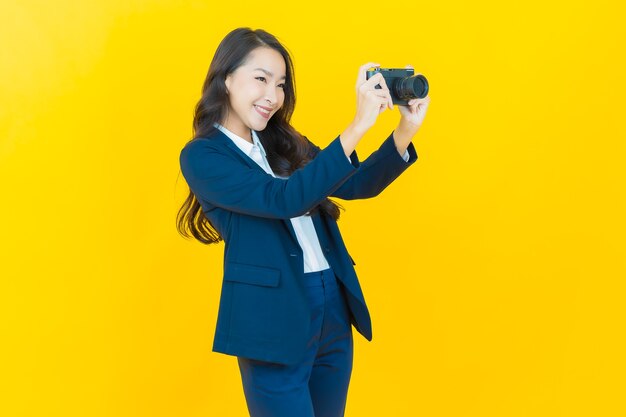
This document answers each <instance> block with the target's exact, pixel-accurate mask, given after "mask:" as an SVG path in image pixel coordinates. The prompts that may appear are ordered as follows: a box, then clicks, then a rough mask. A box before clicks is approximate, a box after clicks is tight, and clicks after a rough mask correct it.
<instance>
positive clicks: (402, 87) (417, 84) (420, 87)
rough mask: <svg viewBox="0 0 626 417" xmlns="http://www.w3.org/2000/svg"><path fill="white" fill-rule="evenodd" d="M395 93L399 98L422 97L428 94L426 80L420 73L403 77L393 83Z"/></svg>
mask: <svg viewBox="0 0 626 417" xmlns="http://www.w3.org/2000/svg"><path fill="white" fill-rule="evenodd" d="M394 87H395V93H396V95H397V96H398V98H400V99H401V100H411V99H413V98H424V97H426V96H427V95H428V81H427V80H426V77H424V76H423V75H422V74H417V75H412V76H410V77H404V78H402V79H400V80H398V81H397V82H396V83H395V85H394Z"/></svg>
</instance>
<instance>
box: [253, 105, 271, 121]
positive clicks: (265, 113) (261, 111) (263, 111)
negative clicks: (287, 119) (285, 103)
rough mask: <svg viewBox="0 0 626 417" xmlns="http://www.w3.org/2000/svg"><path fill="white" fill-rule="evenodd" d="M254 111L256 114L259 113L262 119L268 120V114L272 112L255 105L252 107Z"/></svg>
mask: <svg viewBox="0 0 626 417" xmlns="http://www.w3.org/2000/svg"><path fill="white" fill-rule="evenodd" d="M254 110H256V112H257V113H259V114H260V115H261V116H262V117H263V118H264V119H269V117H270V112H271V111H272V109H270V108H267V107H264V106H258V105H256V104H255V105H254Z"/></svg>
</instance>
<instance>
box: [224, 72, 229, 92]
mask: <svg viewBox="0 0 626 417" xmlns="http://www.w3.org/2000/svg"><path fill="white" fill-rule="evenodd" d="M224 84H226V94H228V91H229V88H230V74H229V75H227V76H226V79H225V80H224Z"/></svg>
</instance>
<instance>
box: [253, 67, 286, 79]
mask: <svg viewBox="0 0 626 417" xmlns="http://www.w3.org/2000/svg"><path fill="white" fill-rule="evenodd" d="M254 70H261V71H263V72H264V73H266V74H267V75H269V76H270V77H273V76H274V74H272V73H271V72H270V71H268V70H266V69H263V68H255V69H254ZM254 70H253V71H254ZM280 79H281V80H285V79H287V76H286V75H283V76H282V77H281V78H280Z"/></svg>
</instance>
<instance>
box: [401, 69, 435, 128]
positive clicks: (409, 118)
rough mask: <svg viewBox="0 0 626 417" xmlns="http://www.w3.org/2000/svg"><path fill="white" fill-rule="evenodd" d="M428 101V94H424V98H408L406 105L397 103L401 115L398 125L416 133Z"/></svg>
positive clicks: (422, 120)
mask: <svg viewBox="0 0 626 417" xmlns="http://www.w3.org/2000/svg"><path fill="white" fill-rule="evenodd" d="M406 68H413V66H411V65H407V66H406ZM429 103H430V96H429V95H426V97H424V98H414V99H411V100H409V102H408V106H401V105H398V110H399V111H400V114H401V116H402V117H401V118H400V126H402V128H403V129H405V130H407V131H411V132H412V133H414V134H415V133H417V131H418V130H419V128H420V127H421V126H422V123H423V122H424V117H425V116H426V110H427V109H428V104H429Z"/></svg>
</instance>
